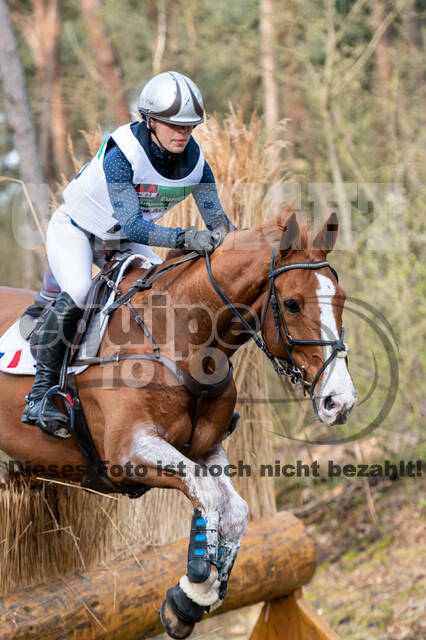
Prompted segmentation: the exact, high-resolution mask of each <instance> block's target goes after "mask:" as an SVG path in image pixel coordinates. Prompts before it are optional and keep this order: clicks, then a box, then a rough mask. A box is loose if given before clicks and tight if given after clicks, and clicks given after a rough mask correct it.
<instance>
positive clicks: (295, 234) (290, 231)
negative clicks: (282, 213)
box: [280, 213, 300, 254]
mask: <svg viewBox="0 0 426 640" xmlns="http://www.w3.org/2000/svg"><path fill="white" fill-rule="evenodd" d="M299 246H300V229H299V224H298V222H297V218H296V214H295V213H293V214H292V215H291V216H290V217H289V219H288V220H287V222H286V225H285V227H284V230H283V234H282V236H281V241H280V252H281V254H285V253H287V251H289V250H290V249H297V248H299Z"/></svg>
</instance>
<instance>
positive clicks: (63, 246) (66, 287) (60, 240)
mask: <svg viewBox="0 0 426 640" xmlns="http://www.w3.org/2000/svg"><path fill="white" fill-rule="evenodd" d="M95 242H96V244H95ZM95 242H94V241H92V240H89V238H88V237H87V235H86V234H85V233H84V232H83V231H81V229H79V228H78V227H75V226H74V225H73V224H72V223H71V219H70V217H69V215H68V214H67V212H66V209H65V207H64V205H62V206H60V207H59V209H57V210H56V211H55V213H54V214H53V216H52V218H51V219H50V222H49V225H48V227H47V234H46V248H47V259H48V261H49V265H50V268H51V270H52V273H53V275H54V276H55V278H56V280H57V282H58V284H59V286H60V287H61V291H66V292H67V293H68V294H69V295H70V296H71V298H72V299H73V300H74V302H75V303H76V305H78V306H79V307H80V308H83V307H84V303H85V300H86V297H87V294H88V293H89V289H90V285H91V284H92V264H93V263H95V264H96V265H97V266H98V267H99V268H102V267H103V266H104V264H105V261H106V259H105V253H104V248H103V246H102V241H101V240H99V239H96V241H95ZM98 243H99V244H98ZM106 244H108V243H106ZM120 252H121V253H126V252H130V253H137V254H141V255H143V256H145V257H146V258H148V260H150V262H152V263H153V264H159V263H161V259H160V258H159V257H158V256H157V254H156V253H154V252H153V251H152V250H151V249H150V248H149V247H147V246H146V245H144V244H139V243H137V242H129V241H126V240H123V241H121V242H120ZM116 257H117V254H115V256H114V258H116Z"/></svg>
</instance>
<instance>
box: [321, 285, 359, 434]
mask: <svg viewBox="0 0 426 640" xmlns="http://www.w3.org/2000/svg"><path fill="white" fill-rule="evenodd" d="M315 275H316V277H317V278H318V283H319V286H318V289H317V297H318V304H319V308H320V322H321V340H338V339H339V334H338V331H337V325H336V318H335V317H334V313H333V306H332V300H333V296H334V295H335V293H336V288H335V286H334V284H333V282H332V281H331V279H330V278H327V277H326V276H323V275H321V274H319V273H316V274H315ZM331 353H332V347H331V346H327V345H324V346H323V357H324V362H325V361H326V360H327V358H329V357H330V355H331ZM316 401H317V409H318V417H319V419H320V420H321V422H324V423H325V424H326V425H327V426H330V425H332V424H335V423H336V422H337V423H338V424H343V423H344V422H346V420H347V417H348V415H349V412H350V411H351V409H352V407H353V406H354V404H355V402H356V391H355V388H354V386H353V384H352V380H351V377H350V375H349V372H348V368H347V366H346V360H345V358H334V359H333V360H332V362H331V363H330V364H329V365H328V366H327V367H326V369H325V371H324V373H323V376H322V384H321V391H320V392H319V394H318V395H316Z"/></svg>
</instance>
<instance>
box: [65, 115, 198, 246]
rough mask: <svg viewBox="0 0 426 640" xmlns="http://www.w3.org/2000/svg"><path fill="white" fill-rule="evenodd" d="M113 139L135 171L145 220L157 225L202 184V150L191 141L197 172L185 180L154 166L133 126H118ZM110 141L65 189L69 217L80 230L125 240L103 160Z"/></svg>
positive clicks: (136, 185) (134, 181)
mask: <svg viewBox="0 0 426 640" xmlns="http://www.w3.org/2000/svg"><path fill="white" fill-rule="evenodd" d="M111 138H112V139H113V140H114V142H115V143H116V144H117V145H118V146H119V147H120V150H121V151H122V152H123V154H124V155H125V156H126V158H127V160H128V161H129V163H130V164H131V166H132V170H133V187H134V188H135V190H136V193H137V195H138V197H139V203H140V208H141V214H142V216H143V217H144V219H145V220H148V221H150V222H155V221H156V220H158V219H159V218H161V216H163V215H164V214H165V213H166V212H167V211H168V210H169V209H171V208H172V207H174V206H175V205H176V204H178V203H179V202H181V201H182V200H184V199H185V198H186V197H187V196H188V195H189V194H190V193H191V192H192V191H193V190H194V189H195V187H196V186H197V185H198V184H199V183H200V181H201V179H202V176H203V170H204V156H203V153H202V151H201V148H200V147H199V146H198V144H197V143H196V142H195V141H194V140H193V139H192V138H191V139H190V142H192V145H193V148H194V150H195V151H196V152H197V153H198V154H199V155H198V160H197V161H196V162H195V166H194V167H193V169H192V170H191V171H190V172H189V173H188V175H186V176H185V177H183V178H180V179H177V180H172V179H168V178H164V177H163V176H162V175H161V174H160V173H158V171H156V170H155V168H154V167H153V165H152V163H151V161H150V159H149V156H148V152H147V149H146V148H144V146H142V144H141V143H140V142H139V140H138V139H137V138H136V137H135V135H134V134H133V133H132V130H131V128H130V124H125V125H123V126H121V127H118V129H116V130H115V131H114V132H113V133H112V134H111ZM108 140H109V138H106V139H105V140H104V142H103V144H102V146H101V148H100V149H99V151H98V153H97V154H96V156H95V157H94V158H92V160H91V161H90V162H89V163H88V164H86V165H85V166H84V167H83V168H82V169H81V171H80V173H78V174H77V175H76V176H75V178H74V179H73V180H72V181H71V182H70V183H69V185H68V186H67V187H66V188H65V189H64V192H63V196H64V202H65V207H66V210H67V213H68V214H69V216H70V217H71V218H72V219H73V220H74V222H76V223H77V224H78V225H79V226H80V227H82V228H83V229H85V230H86V231H89V232H90V233H93V234H94V235H95V236H97V237H98V238H101V239H102V240H113V239H119V238H123V239H124V238H125V237H126V236H125V234H124V232H123V231H122V230H121V229H120V225H119V224H118V221H117V218H115V217H114V209H113V206H112V204H111V200H110V197H109V193H108V187H107V182H106V177H105V173H104V169H103V159H104V155H105V151H106V149H107V148H108V144H107V143H108Z"/></svg>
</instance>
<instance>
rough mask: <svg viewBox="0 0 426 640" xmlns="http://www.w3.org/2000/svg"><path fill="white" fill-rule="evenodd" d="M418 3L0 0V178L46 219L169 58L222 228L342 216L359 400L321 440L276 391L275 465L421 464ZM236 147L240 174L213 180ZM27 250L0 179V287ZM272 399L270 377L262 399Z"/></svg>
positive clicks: (424, 184)
mask: <svg viewBox="0 0 426 640" xmlns="http://www.w3.org/2000/svg"><path fill="white" fill-rule="evenodd" d="M425 9H426V3H425V2H424V0H379V1H377V2H374V3H369V2H367V1H366V0H322V1H320V2H316V1H314V0H306V1H303V2H302V1H301V0H288V1H286V2H278V0H246V1H242V0H235V1H234V2H225V1H224V0H216V2H214V3H213V2H209V1H208V0H199V1H197V2H195V1H192V0H186V1H185V2H181V1H180V0H177V1H173V2H172V1H171V0H145V1H137V0H121V1H120V2H115V1H113V0H104V1H102V2H101V1H100V0H78V1H77V0H8V1H7V2H6V0H0V18H1V19H0V40H1V43H2V45H1V55H0V65H1V71H2V79H3V85H2V94H1V102H0V175H1V176H3V177H8V178H12V179H23V180H24V181H25V182H26V183H27V184H28V185H31V184H45V185H48V190H47V188H46V189H41V190H37V189H30V193H31V197H32V199H33V202H34V205H35V207H36V210H37V213H38V216H39V218H40V220H41V221H42V225H44V226H45V224H46V221H47V219H48V217H49V215H50V212H51V211H53V208H54V203H55V202H58V201H60V192H61V187H62V186H63V185H64V184H65V183H66V182H67V180H69V179H70V178H71V177H72V176H73V175H74V173H75V172H76V171H77V170H78V169H79V167H81V166H82V165H83V164H84V162H86V161H87V160H89V159H90V157H91V155H93V153H94V152H95V151H96V149H97V146H98V145H99V143H100V142H101V141H102V138H103V137H104V136H105V135H106V134H107V133H108V132H110V131H112V130H113V128H114V127H116V126H117V125H119V124H123V123H125V122H128V121H129V120H130V119H131V118H135V117H136V111H137V108H136V106H137V98H138V95H139V92H140V89H141V88H142V86H143V84H144V83H145V82H146V81H147V80H148V79H149V78H150V77H151V76H152V75H153V74H155V73H158V72H160V71H164V70H167V69H176V70H178V71H181V72H183V73H185V74H187V75H189V76H190V77H191V78H192V79H193V80H194V81H195V82H196V83H197V84H198V85H199V87H200V88H201V90H202V93H203V97H204V103H205V106H206V109H207V113H208V115H209V117H208V120H207V124H206V125H202V126H201V127H200V128H199V130H197V132H196V135H198V136H199V137H200V139H201V140H202V141H203V148H204V143H205V145H206V148H207V151H208V150H209V149H210V151H211V156H210V157H209V155H208V152H207V153H206V156H207V159H208V160H209V162H211V164H212V166H213V169H214V172H215V174H216V178H217V182H218V188H219V193H220V195H221V198H222V200H223V203H224V205H225V209H226V211H227V212H228V213H229V215H230V217H231V219H232V220H233V221H235V222H236V223H237V224H239V223H240V222H241V220H243V219H244V221H245V222H246V223H248V224H253V223H254V222H256V221H259V216H260V218H262V217H263V218H264V217H268V216H270V215H273V214H274V213H276V212H278V211H279V210H280V209H281V208H282V207H283V206H284V204H286V203H289V202H293V203H295V206H296V209H301V210H303V211H305V212H306V215H307V217H308V218H309V219H310V220H311V221H312V223H313V226H314V228H319V227H320V226H321V224H322V223H323V221H324V219H325V218H326V216H327V215H328V213H329V211H330V210H332V209H336V210H337V211H338V213H339V219H340V222H341V234H340V240H339V244H338V248H337V251H336V252H335V254H333V258H332V263H333V265H334V266H335V267H336V268H338V270H339V272H340V274H341V281H342V283H343V286H344V288H345V289H346V291H347V293H348V295H349V296H350V298H349V301H348V305H347V308H348V310H347V312H346V316H345V325H346V330H347V339H348V342H349V343H350V346H351V354H350V364H351V371H352V374H353V376H354V379H355V383H356V386H357V389H358V391H359V395H360V398H361V400H362V402H361V403H359V404H360V406H359V407H358V408H357V409H356V410H355V411H354V415H353V418H352V424H351V425H348V426H347V427H344V428H341V431H340V432H339V433H338V434H337V432H333V433H332V435H331V436H330V434H329V433H326V431H325V430H324V429H322V428H321V427H312V425H311V423H312V415H311V411H310V409H309V408H308V407H307V404H306V402H305V403H301V402H300V401H298V400H296V399H294V397H293V396H292V395H291V394H290V392H289V391H287V394H288V395H287V397H289V398H291V399H292V400H294V401H293V402H291V403H288V404H286V405H284V406H281V405H279V404H274V405H272V410H273V412H274V430H275V432H276V433H278V434H279V435H283V436H285V438H280V437H279V435H277V436H276V437H275V440H274V453H275V457H276V458H277V459H279V460H282V461H283V462H284V461H286V462H288V461H290V462H291V461H292V460H296V459H298V458H301V457H302V458H306V456H307V454H306V451H307V449H306V447H308V450H309V456H310V458H311V459H315V458H317V457H322V458H323V459H324V460H326V459H327V458H331V457H333V458H334V459H335V460H341V461H343V462H345V461H346V462H350V461H354V462H355V463H356V462H358V463H359V462H360V461H362V460H364V461H367V462H369V463H371V464H373V463H383V461H384V459H389V460H390V461H391V462H396V463H397V462H399V460H417V459H421V458H424V453H425V447H424V441H422V433H421V425H422V419H423V416H424V394H423V388H422V386H423V385H422V381H423V375H424V365H425V351H424V342H423V335H424V333H425V319H424V310H425V301H424V300H425V297H424V293H425V282H426V277H425V276H426V273H425V264H426V261H425V255H424V240H425V231H424V210H425V195H426V180H425V178H426V175H425V173H426V169H425V154H424V149H425V127H424V124H425V113H426V110H425V67H424V59H425V51H424V38H425V31H424V24H425V23H424V17H425ZM9 19H11V21H9ZM11 29H12V30H11ZM14 46H16V50H15V49H14ZM213 138H214V139H215V142H216V145H215V144H213V141H212V140H213ZM220 145H222V146H220ZM243 152H244V154H245V155H244V156H243ZM232 157H235V159H236V160H235V161H236V162H237V163H239V167H238V169H235V168H234V169H233V170H235V173H234V174H232V175H234V176H238V184H237V183H236V181H234V184H230V174H226V173H225V167H226V168H229V167H230V166H232V162H231V160H232ZM230 159H231V160H230ZM225 160H226V162H225ZM253 167H258V173H257V175H256V171H254V169H253ZM172 221H173V218H170V219H169V222H170V223H172ZM40 245H41V242H40V235H39V232H38V230H37V228H36V227H35V226H34V223H33V219H32V214H31V211H30V209H29V207H28V205H27V201H26V199H25V198H24V196H23V191H22V185H20V184H17V183H15V182H11V181H10V180H2V182H0V252H1V253H0V255H1V260H0V282H1V283H2V284H4V285H9V286H25V287H33V288H36V287H37V286H38V285H39V284H40V279H41V273H42V254H43V252H42V249H41V247H40ZM372 380H373V383H372ZM280 392H281V388H278V383H277V381H276V380H275V379H272V378H271V380H270V394H271V396H274V397H276V396H277V394H278V393H280ZM361 406H362V409H361ZM315 429H316V430H315ZM336 434H337V435H336ZM361 436H362V437H361ZM333 438H337V440H338V441H340V442H341V443H343V444H341V445H340V448H339V447H337V448H336V446H335V445H334V444H333V442H332V441H333ZM318 441H322V446H321V447H319V448H318V447H317V445H316V442H318ZM345 442H346V443H348V444H344V443H345ZM327 443H328V444H327ZM339 456H340V457H339ZM348 456H349V457H348ZM322 480H324V478H322ZM353 480H354V481H355V480H356V479H353ZM342 483H343V484H345V483H349V484H350V483H351V480H350V479H345V481H343V480H342V479H341V478H340V479H338V480H334V481H333V480H330V479H329V478H327V479H326V486H327V489H326V491H331V492H333V491H336V487H338V486H341V485H342ZM319 484H320V483H319V482H318V481H316V480H314V479H312V478H296V479H291V480H285V481H284V480H283V479H282V478H281V479H277V481H276V487H277V499H278V502H279V504H280V505H284V506H288V505H290V506H295V505H296V506H297V505H300V502H302V503H303V502H304V501H307V500H308V499H309V498H310V497H313V496H315V495H317V492H318V490H320V489H321V487H319ZM367 485H368V483H367ZM408 488H409V490H411V488H412V487H411V485H409V487H408ZM321 490H323V488H322V489H321ZM364 490H365V500H366V504H368V509H369V514H370V517H371V519H372V521H373V523H374V526H373V529H374V530H375V531H377V526H378V524H377V513H375V508H374V500H373V498H372V493H371V487H369V486H366V485H365V486H364ZM423 506H424V504H423ZM375 519H376V521H375ZM369 633H370V632H369ZM371 633H372V632H371ZM345 637H346V636H345ZM347 637H355V636H349V635H348V636H347ZM371 637H373V636H371ZM377 637H382V636H377ZM383 637H385V636H383ZM386 637H394V636H391V635H390V636H386ZM396 637H397V636H396V635H395V638H396ZM401 637H411V636H401ZM413 637H414V636H413Z"/></svg>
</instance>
